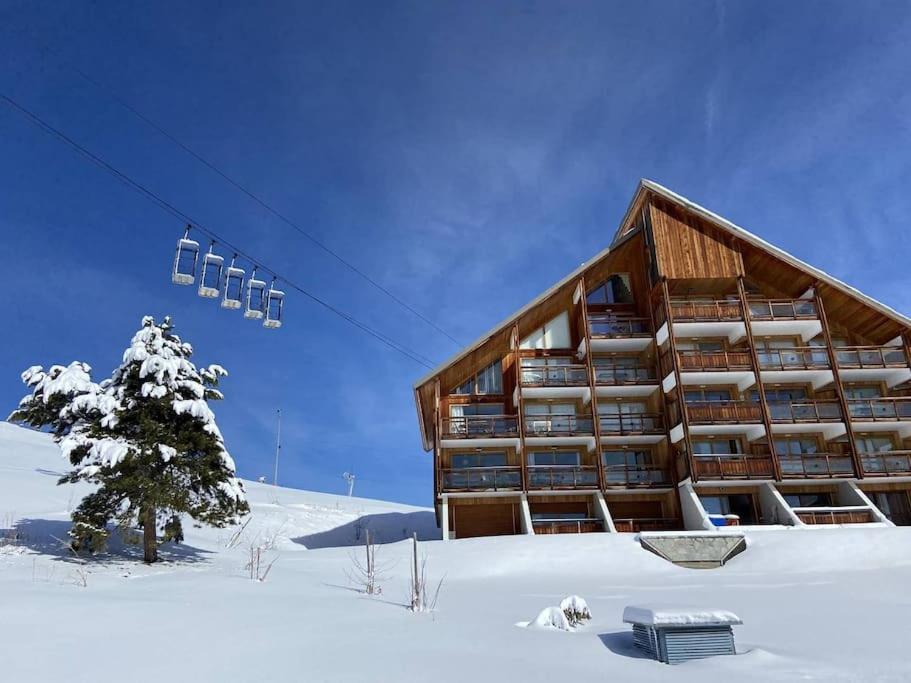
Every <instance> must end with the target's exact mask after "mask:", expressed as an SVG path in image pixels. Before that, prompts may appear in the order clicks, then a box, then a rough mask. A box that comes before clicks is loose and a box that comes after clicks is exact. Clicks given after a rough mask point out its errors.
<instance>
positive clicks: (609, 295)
mask: <svg viewBox="0 0 911 683" xmlns="http://www.w3.org/2000/svg"><path fill="white" fill-rule="evenodd" d="M585 300H586V302H587V303H589V304H591V305H595V306H599V305H601V306H603V305H607V304H631V303H633V290H632V288H631V287H630V283H629V273H614V274H613V275H611V276H610V277H609V278H607V280H605V281H604V282H602V283H601V284H600V285H598V286H597V287H595V288H594V289H592V290H591V291H589V293H588V295H587V296H586V297H585Z"/></svg>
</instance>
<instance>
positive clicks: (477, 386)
mask: <svg viewBox="0 0 911 683" xmlns="http://www.w3.org/2000/svg"><path fill="white" fill-rule="evenodd" d="M452 393H453V394H456V395H461V396H465V395H471V394H502V393H503V366H502V364H501V363H500V361H498V360H497V361H494V362H493V363H491V364H490V365H488V366H487V367H486V368H484V369H483V370H481V371H480V372H479V373H478V374H476V375H474V376H473V377H470V378H469V379H468V380H466V381H465V382H463V383H462V384H460V385H459V386H457V387H456V388H455V389H454V390H453V391H452Z"/></svg>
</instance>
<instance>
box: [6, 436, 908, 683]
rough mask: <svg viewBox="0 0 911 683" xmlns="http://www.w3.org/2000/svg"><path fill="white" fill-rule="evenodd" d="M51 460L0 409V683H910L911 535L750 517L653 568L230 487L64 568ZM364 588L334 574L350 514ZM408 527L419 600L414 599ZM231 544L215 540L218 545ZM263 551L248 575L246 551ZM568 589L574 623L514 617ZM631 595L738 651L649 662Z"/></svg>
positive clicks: (324, 500)
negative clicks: (728, 540) (265, 570)
mask: <svg viewBox="0 0 911 683" xmlns="http://www.w3.org/2000/svg"><path fill="white" fill-rule="evenodd" d="M65 465H66V463H65V462H64V461H63V460H62V458H61V457H60V454H59V449H58V448H57V446H56V445H55V444H54V443H53V442H52V441H51V440H50V438H49V437H47V436H46V435H43V434H38V433H35V432H31V431H28V430H24V429H21V428H18V427H14V426H12V425H9V424H6V423H0V536H5V537H7V538H9V537H12V536H14V535H18V536H19V538H18V539H16V540H14V541H7V542H6V543H5V544H4V545H2V547H0V595H2V596H3V598H2V601H3V602H2V613H3V615H4V617H5V618H3V619H2V620H0V642H3V643H4V646H5V648H4V649H5V656H4V658H3V664H2V667H0V672H2V675H0V680H9V681H57V680H66V681H68V683H72V682H75V681H86V682H88V681H91V682H93V683H97V682H99V681H124V680H127V681H131V682H137V683H138V682H145V681H159V682H160V681H304V680H306V681H368V680H370V681H427V680H430V679H433V680H436V681H462V682H464V681H466V680H474V681H488V680H489V681H494V680H496V681H512V680H515V681H559V680H567V681H569V680H613V681H623V682H626V681H651V680H656V679H657V678H659V677H660V678H661V680H675V681H684V682H690V681H700V682H704V681H706V680H718V679H719V678H720V677H725V678H726V679H728V680H738V681H794V680H810V681H813V680H817V681H836V682H838V681H907V680H911V658H909V657H908V656H907V648H906V635H905V634H906V623H907V618H906V614H907V613H908V612H909V611H911V610H909V608H911V591H909V590H908V582H909V577H911V530H908V529H871V530H868V531H863V530H858V529H833V530H818V529H817V530H811V531H801V530H790V531H766V532H750V534H749V543H750V547H749V550H748V551H747V552H746V553H744V554H742V555H740V556H738V557H737V558H735V559H734V560H733V561H732V562H731V563H730V564H728V566H726V567H724V568H722V569H718V570H690V569H682V568H678V567H675V566H673V565H670V564H668V563H666V562H664V561H663V560H661V559H659V558H657V557H656V556H654V555H651V554H649V553H647V552H645V551H643V550H642V549H641V548H640V547H639V546H638V544H637V543H636V541H635V538H634V536H633V535H631V534H615V535H610V534H590V535H583V536H572V537H565V536H564V537H559V536H547V537H537V538H527V537H511V538H487V539H473V540H465V541H455V542H451V543H445V544H444V543H442V542H441V541H437V540H429V539H435V538H437V536H438V532H437V530H436V526H435V522H434V518H433V513H432V511H430V510H426V509H422V508H415V507H411V506H406V505H397V504H394V503H385V502H380V501H372V500H364V499H357V498H344V497H339V496H332V495H327V494H320V493H311V492H306V491H295V490H291V489H283V488H276V487H271V486H267V485H261V484H256V483H249V482H248V483H246V486H247V491H248V497H249V499H250V502H251V507H252V515H251V519H250V522H249V523H248V524H247V526H246V528H245V529H244V530H243V532H242V534H240V535H239V537H238V538H234V537H235V536H237V534H236V531H237V530H236V529H222V530H218V529H196V528H193V527H191V526H190V525H189V524H187V525H186V542H185V543H184V544H183V545H181V546H179V547H177V548H169V547H167V546H165V547H164V548H163V552H162V556H163V557H164V558H165V560H166V561H165V562H162V563H160V564H157V565H153V566H151V567H147V566H145V565H142V564H141V563H140V562H137V561H136V560H135V559H133V558H132V557H131V555H135V553H136V552H138V551H137V550H134V549H133V548H130V547H122V546H121V547H112V550H111V552H110V553H108V554H106V555H104V556H100V557H96V558H93V559H91V560H90V561H88V562H86V563H84V564H83V563H78V562H75V561H74V560H73V558H72V557H70V554H69V553H68V551H67V550H66V549H65V548H64V547H63V545H62V544H61V543H60V542H59V541H58V540H57V539H63V538H64V537H65V534H66V531H67V529H68V511H69V510H70V509H72V507H74V506H75V504H76V503H77V502H78V500H79V495H80V494H81V493H82V492H84V490H82V491H80V489H79V488H78V487H71V486H63V487H58V486H55V482H56V478H57V477H58V476H59V474H60V473H61V472H62V471H63V469H64V467H65ZM368 528H369V529H371V530H372V533H374V534H375V536H376V537H377V538H378V539H379V541H380V542H381V543H382V545H381V546H380V547H379V549H378V551H377V561H378V564H379V565H380V568H381V575H382V576H381V579H380V585H381V587H382V593H381V594H380V595H378V596H374V597H368V596H365V595H363V594H362V593H360V592H359V591H358V590H357V588H356V587H355V586H354V585H352V582H351V580H350V578H349V577H350V575H351V574H352V570H353V565H352V559H351V557H352V555H354V554H360V553H362V552H363V550H362V548H361V547H360V545H358V544H359V540H358V538H361V539H362V538H363V533H364V531H365V530H366V529H368ZM412 532H417V533H418V534H419V537H420V538H422V539H426V540H424V542H422V543H421V552H422V554H423V555H425V556H426V558H427V571H428V575H429V579H430V581H431V583H433V584H434V585H435V584H436V583H437V582H438V581H440V580H441V579H442V580H443V584H442V588H441V590H440V594H439V601H438V604H437V609H436V611H435V612H434V613H432V614H412V613H411V612H409V611H408V610H407V609H406V607H405V605H406V603H407V601H408V577H409V566H410V565H409V560H410V542H409V541H403V539H404V538H405V537H406V536H407V537H410V534H411V533H412ZM232 539H233V540H232ZM264 542H267V543H268V544H269V545H271V546H274V549H273V550H269V551H266V554H265V556H264V557H267V558H268V559H269V561H271V560H272V559H274V560H275V563H274V565H273V566H272V569H271V571H270V573H269V575H268V577H267V579H266V581H265V582H257V581H251V580H250V578H249V576H248V572H247V571H246V570H245V568H244V565H245V564H246V562H247V559H248V554H249V546H250V545H251V544H253V543H256V544H263V543H264ZM574 593H575V594H578V595H581V596H582V597H583V598H585V600H586V601H587V602H588V605H589V607H590V608H591V611H592V613H593V619H592V621H591V622H590V623H589V624H588V625H587V626H585V627H584V628H582V629H580V630H578V631H576V632H573V633H565V632H560V631H548V630H536V629H529V628H520V627H519V626H517V625H516V624H518V623H523V622H528V621H530V620H533V619H534V618H535V616H536V615H537V614H538V613H539V612H540V611H541V610H542V609H543V608H545V607H548V606H551V605H557V604H559V602H560V600H561V599H562V598H564V597H566V596H567V595H571V594H574ZM629 604H663V605H675V604H677V605H680V604H682V605H695V606H698V607H703V608H711V609H725V610H730V611H732V612H734V613H736V614H737V615H739V616H740V617H741V618H742V619H743V621H744V624H743V626H737V627H735V636H736V639H737V647H738V651H739V652H740V653H741V654H739V655H737V656H735V657H721V658H715V659H710V660H702V661H694V662H689V663H686V664H682V665H680V666H676V667H667V666H665V665H663V664H659V663H657V662H653V661H650V660H647V659H644V658H642V657H640V656H639V655H638V654H637V653H636V652H635V650H633V649H632V646H631V638H630V637H629V633H628V631H629V627H628V626H626V625H624V624H623V622H622V613H623V609H624V607H625V606H626V605H629Z"/></svg>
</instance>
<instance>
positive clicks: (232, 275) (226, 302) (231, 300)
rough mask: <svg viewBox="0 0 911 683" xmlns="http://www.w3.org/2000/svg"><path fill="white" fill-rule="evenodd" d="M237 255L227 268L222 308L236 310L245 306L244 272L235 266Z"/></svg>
mask: <svg viewBox="0 0 911 683" xmlns="http://www.w3.org/2000/svg"><path fill="white" fill-rule="evenodd" d="M236 259H237V254H235V255H234V256H233V257H232V258H231V265H230V266H228V267H227V268H225V285H224V286H225V292H224V296H223V297H222V299H221V307H222V308H229V309H231V310H236V309H238V308H240V307H241V306H243V305H244V302H243V298H244V271H243V269H242V268H237V267H235V266H234V261H235V260H236Z"/></svg>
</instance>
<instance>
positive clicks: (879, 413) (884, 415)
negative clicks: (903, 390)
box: [848, 396, 911, 422]
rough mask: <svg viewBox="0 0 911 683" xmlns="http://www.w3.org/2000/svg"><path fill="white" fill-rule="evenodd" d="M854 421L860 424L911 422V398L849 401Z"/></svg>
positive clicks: (849, 410)
mask: <svg viewBox="0 0 911 683" xmlns="http://www.w3.org/2000/svg"><path fill="white" fill-rule="evenodd" d="M848 412H849V413H850V415H851V419H852V420H857V421H860V422H894V421H896V420H911V397H908V396H904V397H899V398H886V397H882V398H852V399H849V400H848Z"/></svg>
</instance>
